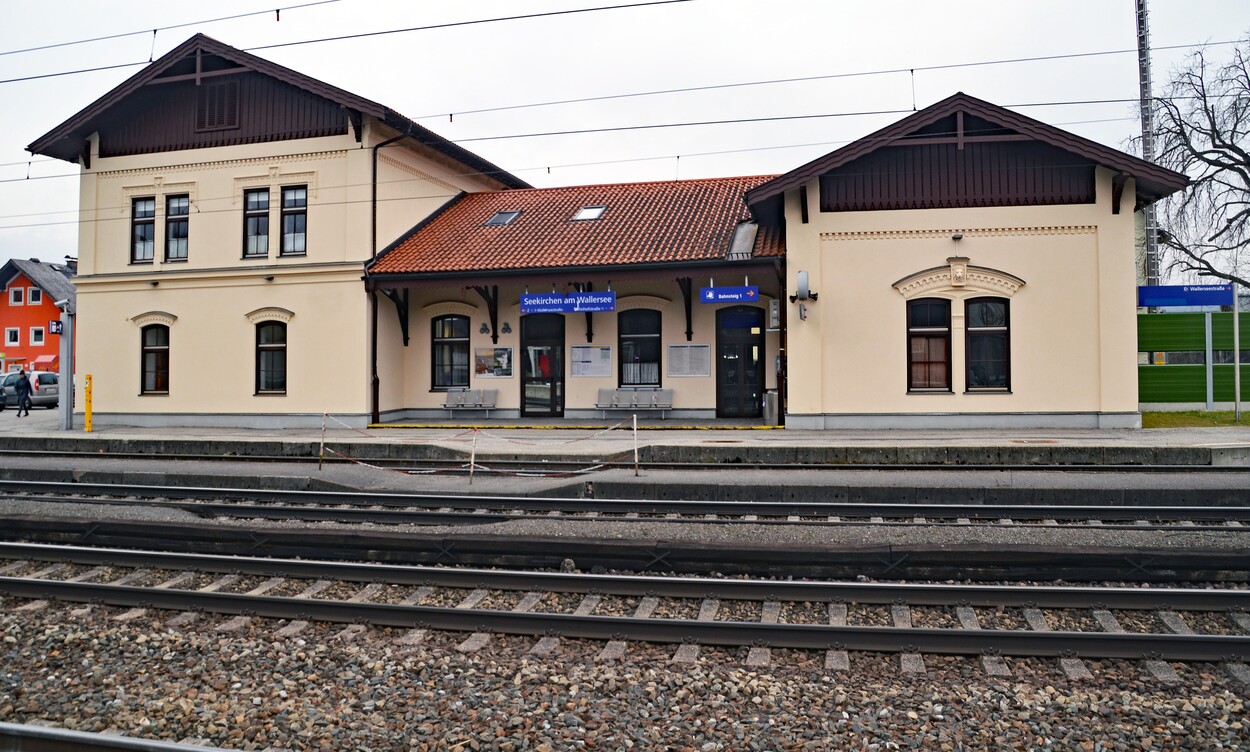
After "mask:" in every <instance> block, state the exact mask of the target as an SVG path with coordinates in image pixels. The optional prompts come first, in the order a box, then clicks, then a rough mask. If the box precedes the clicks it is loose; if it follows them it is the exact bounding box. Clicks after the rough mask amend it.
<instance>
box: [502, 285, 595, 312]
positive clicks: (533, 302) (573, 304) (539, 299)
mask: <svg viewBox="0 0 1250 752" xmlns="http://www.w3.org/2000/svg"><path fill="white" fill-rule="evenodd" d="M615 310H616V293H615V292H613V291H611V290H608V291H606V292H571V293H569V294H567V295H564V294H561V293H558V292H549V293H548V292H535V293H525V294H523V295H522V296H521V313H611V312H612V311H615Z"/></svg>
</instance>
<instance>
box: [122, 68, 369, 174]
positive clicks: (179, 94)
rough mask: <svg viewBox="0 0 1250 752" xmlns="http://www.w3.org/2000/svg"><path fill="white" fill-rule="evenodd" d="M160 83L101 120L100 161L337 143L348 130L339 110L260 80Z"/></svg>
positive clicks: (250, 76)
mask: <svg viewBox="0 0 1250 752" xmlns="http://www.w3.org/2000/svg"><path fill="white" fill-rule="evenodd" d="M160 81H161V79H159V78H158V79H155V80H154V81H153V82H152V83H149V84H148V85H146V86H144V87H142V88H140V89H139V90H138V91H135V92H134V93H133V94H131V95H130V96H128V97H126V98H125V99H124V100H122V101H121V102H120V103H118V105H117V106H116V107H114V108H112V109H110V110H109V112H108V113H107V114H106V115H105V116H104V117H103V118H101V120H100V122H99V133H100V156H102V157H117V156H124V155H127V154H144V153H148V152H158V151H173V150H177V149H197V148H203V147H210V146H232V145H236V144H250V143H258V142H262V141H280V140H283V139H289V138H312V137H316V136H334V135H341V134H343V133H346V132H347V129H348V119H347V113H346V112H345V111H344V110H343V108H342V107H341V106H339V105H338V104H336V103H334V102H331V101H330V100H328V99H324V98H322V97H319V96H317V95H316V94H312V93H310V92H308V91H305V90H303V89H299V88H296V87H294V86H291V85H290V84H287V83H284V82H282V81H278V80H277V79H275V78H272V77H270V76H267V75H264V74H261V73H256V72H251V71H245V72H233V71H231V72H224V71H223V72H222V73H219V74H217V75H215V76H211V77H205V78H202V79H201V80H200V81H199V82H198V83H197V82H196V80H195V79H194V77H191V78H185V79H184V78H180V79H179V80H174V81H171V82H168V83H160Z"/></svg>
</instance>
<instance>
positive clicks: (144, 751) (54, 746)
mask: <svg viewBox="0 0 1250 752" xmlns="http://www.w3.org/2000/svg"><path fill="white" fill-rule="evenodd" d="M0 750H4V752H113V751H114V750H127V751H128V752H205V748H204V747H202V746H198V745H191V744H178V743H175V742H163V741H159V740H157V739H136V738H134V737H129V736H113V735H111V734H89V733H87V732H85V731H71V730H70V729H61V728H50V727H48V726H24V725H21V724H17V723H0Z"/></svg>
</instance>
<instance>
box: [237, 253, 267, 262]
mask: <svg viewBox="0 0 1250 752" xmlns="http://www.w3.org/2000/svg"><path fill="white" fill-rule="evenodd" d="M240 258H241V259H243V260H244V261H264V260H266V259H268V258H269V254H268V253H266V254H264V255H263V256H262V255H260V254H256V255H254V256H240Z"/></svg>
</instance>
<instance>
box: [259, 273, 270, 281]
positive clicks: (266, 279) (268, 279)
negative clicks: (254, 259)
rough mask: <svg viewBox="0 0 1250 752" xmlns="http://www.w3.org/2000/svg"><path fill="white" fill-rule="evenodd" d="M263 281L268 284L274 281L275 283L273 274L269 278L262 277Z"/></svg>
mask: <svg viewBox="0 0 1250 752" xmlns="http://www.w3.org/2000/svg"><path fill="white" fill-rule="evenodd" d="M261 279H263V280H265V281H266V282H272V281H273V275H272V274H271V275H269V276H267V277H261Z"/></svg>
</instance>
